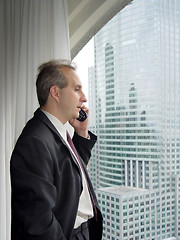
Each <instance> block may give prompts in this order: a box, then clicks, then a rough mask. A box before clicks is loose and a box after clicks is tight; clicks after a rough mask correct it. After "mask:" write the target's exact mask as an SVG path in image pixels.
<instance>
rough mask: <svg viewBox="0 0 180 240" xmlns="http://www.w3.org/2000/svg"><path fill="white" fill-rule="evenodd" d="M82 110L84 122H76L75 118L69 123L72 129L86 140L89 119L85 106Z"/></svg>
mask: <svg viewBox="0 0 180 240" xmlns="http://www.w3.org/2000/svg"><path fill="white" fill-rule="evenodd" d="M82 109H83V110H84V111H85V112H86V114H87V118H86V120H85V121H84V122H80V121H78V120H77V119H76V118H74V119H72V120H70V121H69V123H70V124H71V126H72V127H73V128H74V130H75V132H76V133H77V134H78V135H79V136H81V137H84V138H88V137H89V134H88V117H89V109H88V108H87V107H85V106H82Z"/></svg>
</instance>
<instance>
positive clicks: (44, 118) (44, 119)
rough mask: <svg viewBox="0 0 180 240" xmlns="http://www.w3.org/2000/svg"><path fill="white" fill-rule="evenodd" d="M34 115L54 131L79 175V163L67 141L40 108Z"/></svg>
mask: <svg viewBox="0 0 180 240" xmlns="http://www.w3.org/2000/svg"><path fill="white" fill-rule="evenodd" d="M34 117H37V118H38V119H40V120H41V121H42V122H44V124H45V125H47V127H48V128H50V129H51V131H52V132H53V133H55V134H56V135H57V136H58V137H59V139H60V141H61V142H62V143H63V144H64V145H65V147H66V148H67V149H68V151H69V153H70V155H71V158H72V160H73V162H74V163H75V164H76V166H77V167H78V169H79V172H80V175H81V171H80V167H79V164H78V163H77V160H76V158H75V156H74V154H73V153H72V151H71V150H70V148H69V146H68V145H67V143H66V142H65V141H64V139H63V137H62V136H61V135H60V133H59V132H58V131H57V129H56V128H55V126H54V125H53V124H52V123H51V121H50V120H49V119H48V117H47V116H46V115H45V114H44V113H43V112H42V111H41V110H40V108H38V109H37V110H36V111H35V113H34Z"/></svg>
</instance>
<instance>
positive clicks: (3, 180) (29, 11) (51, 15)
mask: <svg viewBox="0 0 180 240" xmlns="http://www.w3.org/2000/svg"><path fill="white" fill-rule="evenodd" d="M67 19H68V12H67V0H0V73H1V78H0V113H1V117H0V239H1V240H9V239H10V222H11V207H10V204H11V187H10V175H9V162H10V156H11V152H12V149H13V147H14V144H15V141H16V139H17V137H18V136H19V134H20V132H21V130H22V128H23V127H24V125H25V123H26V122H27V120H28V119H29V118H30V117H31V116H32V114H33V112H34V111H35V109H36V108H37V107H38V103H37V97H36V91H35V79H36V74H37V67H38V66H39V65H40V64H41V63H43V62H45V61H48V60H50V59H54V58H66V59H69V58H70V52H69V34H68V31H69V29H68V20H67Z"/></svg>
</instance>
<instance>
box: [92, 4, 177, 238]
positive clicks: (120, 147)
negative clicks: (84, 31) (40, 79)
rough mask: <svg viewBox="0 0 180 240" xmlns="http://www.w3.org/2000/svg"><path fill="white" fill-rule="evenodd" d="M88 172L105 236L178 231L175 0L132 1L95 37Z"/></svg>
mask: <svg viewBox="0 0 180 240" xmlns="http://www.w3.org/2000/svg"><path fill="white" fill-rule="evenodd" d="M94 45H95V47H94V52H95V66H94V68H91V69H89V96H90V102H89V108H90V110H91V111H90V114H91V115H90V119H91V118H92V119H93V120H91V121H90V128H91V129H92V130H93V131H95V132H96V134H97V135H98V142H97V144H96V148H95V149H94V152H93V155H92V160H91V165H90V167H89V171H90V174H91V178H92V180H93V182H94V185H95V186H96V191H97V194H98V199H99V202H100V205H101V208H102V212H103V215H104V233H103V234H104V235H103V237H104V238H103V239H104V240H107V239H110V240H126V239H127V240H139V239H145V240H165V239H178V237H179V238H180V1H179V0H134V1H133V2H132V4H130V5H128V6H127V7H126V8H124V9H123V10H122V11H120V12H119V13H118V14H117V15H116V16H115V17H114V18H113V19H112V20H111V21H110V22H108V23H107V24H106V25H105V26H104V27H103V28H102V29H101V30H100V31H99V32H98V33H97V34H96V35H95V37H94Z"/></svg>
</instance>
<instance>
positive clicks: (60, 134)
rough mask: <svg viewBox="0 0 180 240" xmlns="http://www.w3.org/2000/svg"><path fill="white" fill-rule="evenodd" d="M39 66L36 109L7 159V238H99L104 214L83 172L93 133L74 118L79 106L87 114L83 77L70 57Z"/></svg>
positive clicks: (93, 138)
mask: <svg viewBox="0 0 180 240" xmlns="http://www.w3.org/2000/svg"><path fill="white" fill-rule="evenodd" d="M38 70H39V72H38V76H37V80H36V88H37V96H38V101H39V104H40V108H39V109H37V110H36V112H35V113H34V117H33V118H32V119H31V120H29V122H28V123H27V124H26V126H25V128H24V129H23V131H22V133H21V135H20V137H19V139H18V141H17V143H16V145H15V148H14V150H13V153H12V157H11V164H10V171H11V185H12V226H11V239H12V240H75V239H79V240H100V239H101V238H102V215H101V212H100V209H99V206H98V203H97V199H96V196H95V193H94V191H93V187H92V185H91V182H90V179H89V176H88V173H87V170H86V166H87V164H88V161H89V159H90V156H91V150H92V148H93V146H94V144H95V142H96V136H95V135H94V134H93V133H91V132H90V131H88V117H87V119H86V120H85V121H84V122H80V121H78V120H77V117H78V116H79V111H80V108H83V110H84V111H85V112H86V113H87V116H88V113H89V110H88V109H87V108H86V107H85V106H84V102H86V101H87V100H86V97H85V95H84V93H83V91H82V84H81V81H80V79H79V77H78V75H77V74H76V71H75V66H73V64H72V63H71V62H69V61H60V60H53V61H50V62H47V63H45V64H42V65H41V66H40V67H39V69H38ZM67 123H70V124H71V126H72V127H73V129H74V134H73V136H72V133H71V132H68V131H67V130H68V129H69V127H68V124H67ZM69 126H70V125H69ZM70 135H71V137H72V138H73V139H72V140H73V143H74V146H75V148H76V149H74V147H73V145H72V140H71V138H70Z"/></svg>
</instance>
